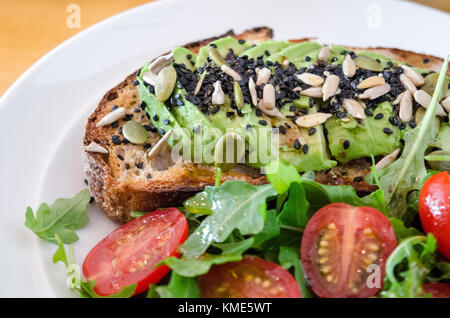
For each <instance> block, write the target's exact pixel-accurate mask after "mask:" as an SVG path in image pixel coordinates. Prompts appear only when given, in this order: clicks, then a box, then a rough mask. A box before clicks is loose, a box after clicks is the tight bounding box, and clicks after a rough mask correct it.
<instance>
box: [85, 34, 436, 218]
mask: <svg viewBox="0 0 450 318" xmlns="http://www.w3.org/2000/svg"><path fill="white" fill-rule="evenodd" d="M272 34H273V32H272V30H271V29H269V28H267V27H259V28H254V29H251V30H247V31H245V32H243V33H241V34H234V32H233V31H228V32H227V33H225V34H223V35H221V36H218V37H214V38H210V39H206V40H202V41H197V42H194V43H190V44H187V45H185V47H186V48H188V49H189V50H191V51H192V52H193V53H197V52H198V50H199V48H200V47H202V46H204V45H206V44H207V43H209V42H211V41H213V40H215V39H217V38H219V37H222V36H227V35H231V36H233V37H235V38H237V39H242V40H245V41H247V42H249V43H252V44H257V43H261V42H264V41H266V40H269V39H271V38H272ZM306 40H308V39H306V38H305V39H298V40H292V42H301V41H306ZM350 49H352V50H354V51H358V50H362V48H354V47H353V48H350ZM364 50H372V51H376V52H379V53H382V54H384V55H386V56H388V57H391V58H393V59H397V60H400V61H402V62H405V63H409V64H411V65H414V66H417V67H421V68H426V69H429V70H434V71H438V70H439V68H440V64H441V63H442V59H439V58H436V57H433V56H429V55H423V54H417V53H413V52H407V51H402V50H398V49H387V48H365V49H364ZM135 79H136V73H133V74H131V75H129V76H128V77H127V78H126V79H125V80H124V81H123V82H122V83H120V84H119V85H117V86H116V87H114V88H113V89H111V90H110V91H109V92H107V93H106V94H105V95H104V97H103V98H102V100H101V101H100V103H99V104H98V106H97V108H96V109H95V111H94V112H93V113H92V115H91V116H90V117H89V119H88V121H87V124H86V133H85V137H84V141H83V145H84V146H87V145H89V144H90V143H91V142H93V141H94V142H96V143H98V144H99V145H101V146H102V147H104V148H106V149H107V150H108V154H101V153H93V152H87V151H83V158H84V162H85V175H86V180H87V182H88V184H89V188H90V191H91V194H92V196H93V197H94V198H95V201H96V202H97V204H98V206H99V207H100V208H101V209H102V210H103V211H104V212H105V214H106V215H107V216H108V217H109V218H111V219H112V220H114V221H117V222H119V223H124V222H127V221H129V220H130V219H131V216H130V212H132V211H153V210H155V209H157V208H161V207H169V206H179V205H180V204H182V202H183V201H184V200H185V199H186V198H188V197H190V196H192V195H194V194H195V193H197V192H199V191H201V190H202V189H203V188H204V187H205V186H207V185H213V184H214V181H215V170H214V168H213V167H210V166H206V165H203V164H194V163H181V162H180V163H176V164H174V165H172V166H170V167H168V168H167V169H161V166H168V165H167V164H166V163H165V162H164V158H162V159H161V157H160V158H158V159H152V160H149V159H148V156H147V153H148V149H147V148H146V147H149V145H134V144H131V143H128V142H127V141H126V140H125V142H123V141H120V144H118V145H117V144H115V143H113V142H112V137H111V136H113V135H116V136H120V138H123V137H122V135H121V134H120V132H119V131H118V130H119V129H120V128H119V127H121V126H122V125H123V119H121V120H120V121H119V124H118V125H117V126H116V125H106V126H102V127H96V123H97V122H98V121H99V120H100V119H101V118H103V117H104V116H105V115H106V114H108V113H110V111H111V109H112V108H113V107H117V106H118V107H124V108H125V109H126V111H127V114H128V118H125V119H128V120H130V119H132V120H134V121H136V122H139V123H141V124H142V125H144V126H145V127H148V128H149V129H150V127H151V121H150V120H149V119H148V117H147V116H146V114H145V111H144V110H143V109H141V108H140V103H141V101H140V98H139V93H138V89H137V86H134V85H133V82H134V81H135ZM159 139H160V136H159V134H158V133H156V132H152V131H151V130H150V131H148V143H149V144H151V145H154V144H155V143H156V142H157V141H158V140H159ZM115 142H116V143H119V142H117V140H115ZM155 160H157V161H158V162H155ZM161 160H162V161H163V162H161ZM370 165H371V162H370V160H366V159H358V160H354V161H352V162H349V163H348V164H339V165H338V166H336V167H334V168H333V169H330V170H329V171H321V172H317V173H316V180H317V181H318V182H321V183H324V184H347V185H352V186H353V187H354V188H355V189H356V190H357V191H359V192H361V193H368V192H371V191H373V190H374V189H375V187H374V186H372V185H369V184H367V183H365V182H364V181H361V177H362V178H363V177H364V176H365V175H366V174H368V173H369V172H370ZM226 180H243V181H247V182H250V183H252V184H264V183H267V179H266V178H265V176H263V175H261V174H260V173H259V170H257V169H253V168H250V167H248V166H244V165H239V166H237V167H236V168H234V169H233V170H231V171H229V172H225V173H223V174H222V182H223V181H226Z"/></svg>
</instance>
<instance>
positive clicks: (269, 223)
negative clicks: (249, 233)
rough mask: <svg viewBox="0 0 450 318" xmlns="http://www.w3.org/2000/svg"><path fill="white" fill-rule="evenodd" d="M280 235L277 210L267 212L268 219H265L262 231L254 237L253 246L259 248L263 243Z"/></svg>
mask: <svg viewBox="0 0 450 318" xmlns="http://www.w3.org/2000/svg"><path fill="white" fill-rule="evenodd" d="M278 235H280V226H279V225H278V221H277V213H276V211H275V210H269V211H267V212H266V219H265V220H264V228H263V230H262V232H260V233H258V234H256V235H255V236H253V237H252V239H253V240H254V243H253V245H252V247H255V248H258V247H260V246H261V244H262V243H264V242H266V241H268V240H270V239H272V238H274V237H276V236H278Z"/></svg>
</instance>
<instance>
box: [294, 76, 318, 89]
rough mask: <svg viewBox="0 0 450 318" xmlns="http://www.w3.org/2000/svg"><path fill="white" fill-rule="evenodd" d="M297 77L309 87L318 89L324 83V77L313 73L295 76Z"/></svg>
mask: <svg viewBox="0 0 450 318" xmlns="http://www.w3.org/2000/svg"><path fill="white" fill-rule="evenodd" d="M295 76H296V77H297V78H298V79H299V80H301V81H302V82H303V83H305V84H306V85H309V86H314V87H317V86H320V85H322V84H323V82H324V79H323V77H321V76H319V75H315V74H311V73H303V74H295Z"/></svg>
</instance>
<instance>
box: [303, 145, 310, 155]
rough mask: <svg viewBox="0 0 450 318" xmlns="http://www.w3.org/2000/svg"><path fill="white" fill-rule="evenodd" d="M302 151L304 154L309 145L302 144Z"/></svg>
mask: <svg viewBox="0 0 450 318" xmlns="http://www.w3.org/2000/svg"><path fill="white" fill-rule="evenodd" d="M302 150H303V153H304V154H305V155H306V154H307V153H308V150H309V147H308V145H306V144H304V145H303V147H302Z"/></svg>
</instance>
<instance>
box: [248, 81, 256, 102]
mask: <svg viewBox="0 0 450 318" xmlns="http://www.w3.org/2000/svg"><path fill="white" fill-rule="evenodd" d="M248 90H249V91H250V96H251V97H252V104H253V105H255V106H256V105H258V95H257V94H256V85H255V81H254V80H253V77H251V76H250V79H249V80H248Z"/></svg>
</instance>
